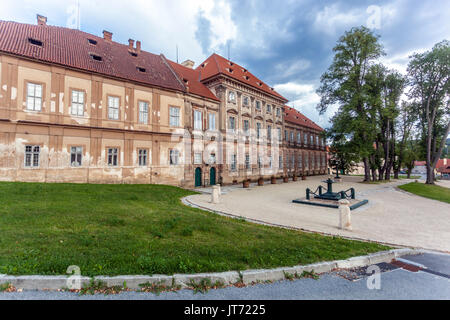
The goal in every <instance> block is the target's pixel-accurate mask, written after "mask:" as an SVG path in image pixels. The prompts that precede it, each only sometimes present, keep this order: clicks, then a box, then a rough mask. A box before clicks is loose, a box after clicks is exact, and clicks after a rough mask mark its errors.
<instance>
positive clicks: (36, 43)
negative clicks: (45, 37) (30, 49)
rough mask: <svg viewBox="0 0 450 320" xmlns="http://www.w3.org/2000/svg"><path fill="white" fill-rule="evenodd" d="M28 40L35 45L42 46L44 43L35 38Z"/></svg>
mask: <svg viewBox="0 0 450 320" xmlns="http://www.w3.org/2000/svg"><path fill="white" fill-rule="evenodd" d="M28 42H29V43H31V44H33V45H35V46H38V47H42V45H43V43H42V41H40V40H37V39H34V38H28Z"/></svg>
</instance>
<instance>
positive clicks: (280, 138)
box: [277, 128, 283, 141]
mask: <svg viewBox="0 0 450 320" xmlns="http://www.w3.org/2000/svg"><path fill="white" fill-rule="evenodd" d="M277 131H278V141H281V140H282V139H283V137H282V136H281V128H277Z"/></svg>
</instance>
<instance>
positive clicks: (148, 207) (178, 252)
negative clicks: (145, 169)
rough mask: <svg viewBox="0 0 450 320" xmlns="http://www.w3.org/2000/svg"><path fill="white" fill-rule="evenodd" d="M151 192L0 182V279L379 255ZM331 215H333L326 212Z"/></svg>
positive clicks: (177, 193) (167, 192)
mask: <svg viewBox="0 0 450 320" xmlns="http://www.w3.org/2000/svg"><path fill="white" fill-rule="evenodd" d="M190 194H193V192H191V191H187V190H183V189H180V188H175V187H170V186H157V185H82V184H79V185H76V184H38V183H0V201H1V206H0V274H1V273H6V274H15V275H18V274H47V275H48V274H65V272H66V269H67V267H68V266H69V265H78V266H80V268H81V272H82V274H83V275H88V276H94V275H119V274H123V275H125V274H173V273H197V272H208V271H228V270H245V269H250V268H271V267H279V266H291V265H297V264H308V263H313V262H317V261H324V260H334V259H344V258H348V257H351V256H355V255H363V254H367V253H371V252H376V251H381V250H386V249H389V248H388V247H385V246H381V245H378V244H374V243H365V242H358V241H350V240H345V239H341V238H337V237H326V236H321V235H318V234H310V233H302V232H297V231H291V230H285V229H279V228H273V227H266V226H261V225H256V224H251V223H247V222H244V221H240V220H235V219H229V218H225V217H221V216H218V215H215V214H212V213H208V212H204V211H202V210H198V209H194V208H190V207H186V206H184V205H183V204H182V203H181V201H180V198H181V197H183V196H187V195H190ZM336 214H337V211H336Z"/></svg>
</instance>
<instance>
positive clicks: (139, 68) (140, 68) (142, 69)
mask: <svg viewBox="0 0 450 320" xmlns="http://www.w3.org/2000/svg"><path fill="white" fill-rule="evenodd" d="M136 69H137V70H138V71H139V72H142V73H145V71H147V70H145V68H142V67H136Z"/></svg>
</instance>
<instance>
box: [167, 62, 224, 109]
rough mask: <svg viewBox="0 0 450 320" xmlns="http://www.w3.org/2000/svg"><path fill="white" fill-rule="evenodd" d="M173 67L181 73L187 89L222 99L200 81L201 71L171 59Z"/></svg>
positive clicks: (210, 97) (211, 97) (203, 95)
mask: <svg viewBox="0 0 450 320" xmlns="http://www.w3.org/2000/svg"><path fill="white" fill-rule="evenodd" d="M169 63H170V65H171V67H172V68H173V69H174V70H175V72H176V73H177V74H178V75H179V77H180V79H181V80H182V81H184V85H185V87H186V90H187V91H188V92H190V93H193V94H196V95H199V96H201V97H205V98H208V99H212V100H215V101H220V100H219V99H218V98H217V97H216V96H215V95H214V93H212V92H211V90H209V89H208V87H207V86H205V85H204V84H203V83H201V82H200V72H199V71H198V70H194V69H191V68H187V67H185V66H182V65H181V64H178V63H176V62H173V61H170V60H169Z"/></svg>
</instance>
